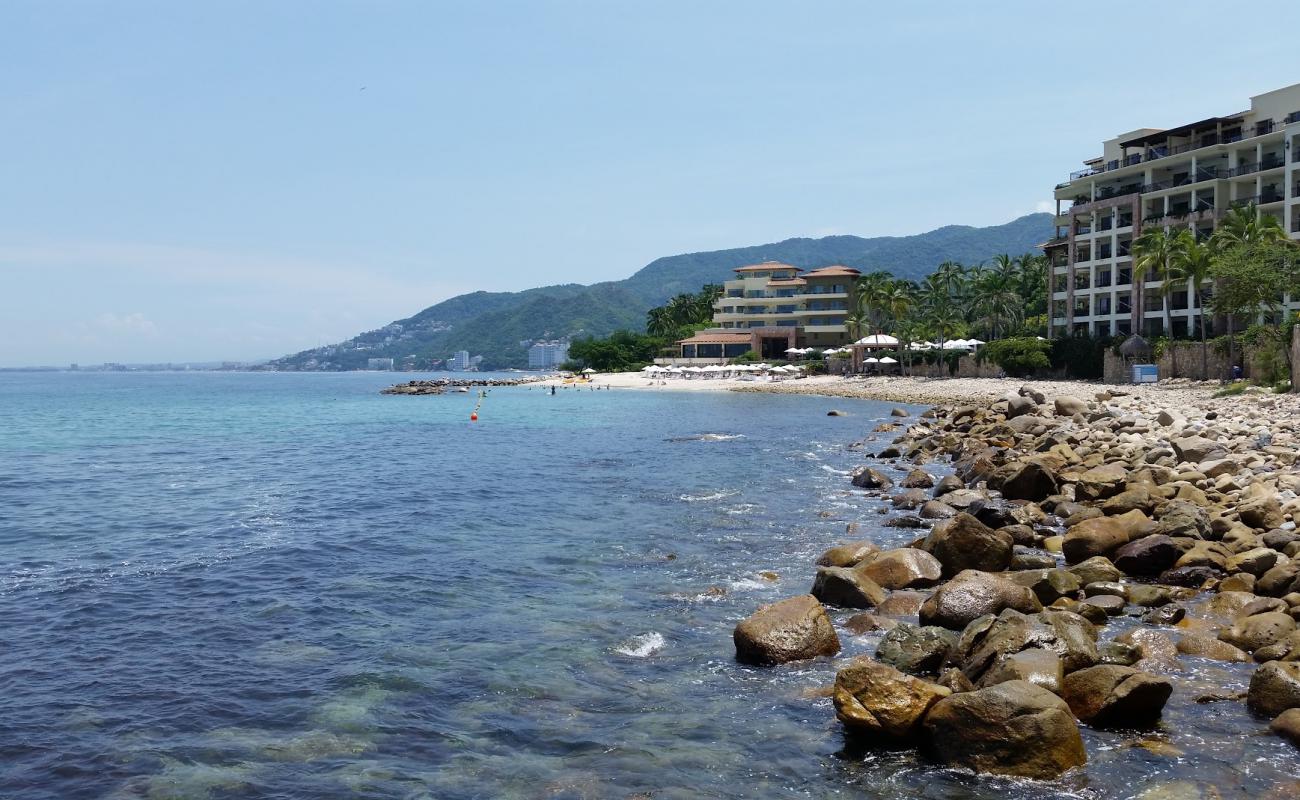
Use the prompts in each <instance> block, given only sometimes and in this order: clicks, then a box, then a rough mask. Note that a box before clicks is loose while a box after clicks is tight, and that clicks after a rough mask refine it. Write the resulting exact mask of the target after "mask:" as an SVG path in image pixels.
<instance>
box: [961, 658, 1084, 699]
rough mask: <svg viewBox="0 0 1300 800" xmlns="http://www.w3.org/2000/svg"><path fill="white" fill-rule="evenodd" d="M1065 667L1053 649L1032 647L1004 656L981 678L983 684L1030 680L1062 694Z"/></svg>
mask: <svg viewBox="0 0 1300 800" xmlns="http://www.w3.org/2000/svg"><path fill="white" fill-rule="evenodd" d="M1064 678H1065V668H1064V666H1063V665H1062V664H1061V657H1060V656H1059V655H1057V654H1056V653H1053V652H1052V651H1051V650H1044V649H1042V648H1041V647H1031V648H1029V649H1028V650H1021V651H1020V652H1019V653H1012V654H1011V655H1009V656H1007V657H1006V658H1003V659H1002V660H1001V661H999V662H998V663H997V664H996V665H995V666H994V667H993V668H992V669H990V670H989V671H988V672H986V673H984V677H983V678H981V679H980V685H981V686H992V685H993V684H995V683H1005V682H1007V681H1029V682H1030V683H1032V684H1034V685H1036V686H1041V687H1043V688H1044V689H1046V690H1047V691H1049V692H1051V693H1053V694H1060V692H1061V682H1062V681H1063V680H1064Z"/></svg>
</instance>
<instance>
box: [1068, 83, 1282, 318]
mask: <svg viewBox="0 0 1300 800" xmlns="http://www.w3.org/2000/svg"><path fill="white" fill-rule="evenodd" d="M1055 197H1056V210H1057V214H1056V236H1055V237H1054V238H1053V239H1052V240H1051V241H1049V242H1047V244H1045V245H1044V246H1043V249H1044V250H1045V251H1046V253H1047V255H1048V257H1049V260H1050V263H1051V265H1052V266H1051V286H1050V287H1049V293H1050V298H1049V299H1050V302H1049V304H1048V308H1049V314H1048V328H1049V335H1051V336H1055V335H1058V334H1060V333H1062V332H1076V333H1090V334H1092V335H1096V336H1107V335H1116V334H1130V333H1142V334H1146V335H1148V336H1154V335H1159V334H1160V333H1162V332H1163V331H1164V327H1165V314H1164V298H1163V295H1162V292H1161V288H1160V287H1161V282H1160V281H1158V280H1156V279H1155V276H1154V275H1136V274H1134V269H1133V257H1132V253H1131V248H1132V245H1133V241H1134V240H1135V239H1136V238H1137V237H1138V236H1141V235H1142V233H1143V231H1145V230H1149V229H1151V228H1152V227H1162V228H1171V229H1179V228H1188V229H1190V230H1192V231H1193V232H1195V233H1196V235H1197V236H1209V235H1210V233H1212V232H1213V231H1214V229H1215V227H1216V226H1217V225H1218V224H1219V222H1220V221H1221V220H1222V219H1223V218H1224V216H1225V215H1226V214H1227V212H1228V211H1229V210H1230V209H1232V208H1234V207H1239V206H1249V205H1251V204H1254V205H1255V207H1256V208H1257V209H1258V213H1259V214H1261V215H1263V214H1271V215H1273V216H1275V217H1277V218H1278V220H1279V221H1280V222H1281V223H1282V227H1283V229H1284V230H1286V231H1287V232H1288V233H1289V234H1290V235H1291V237H1292V238H1293V239H1294V238H1300V84H1296V85H1294V86H1289V87H1287V88H1285V89H1277V90H1276V91H1272V92H1267V93H1265V94H1261V95H1257V96H1255V97H1252V98H1251V99H1250V109H1249V110H1247V111H1241V112H1238V113H1236V114H1229V115H1227V116H1222V117H1208V118H1206V119H1202V120H1200V121H1198V122H1191V123H1188V124H1185V125H1179V126H1178V127H1175V128H1167V129H1158V128H1139V129H1138V130H1135V131H1132V132H1130V133H1126V134H1124V135H1122V136H1117V137H1115V138H1114V139H1110V140H1108V141H1106V142H1104V143H1103V144H1102V154H1101V155H1100V156H1098V157H1097V158H1092V159H1089V160H1087V161H1085V162H1084V169H1082V170H1079V171H1078V172H1075V173H1073V174H1071V175H1070V178H1069V180H1067V181H1065V182H1064V183H1060V184H1057V186H1056V192H1055ZM1195 295H1196V293H1195V291H1193V289H1192V288H1191V287H1188V288H1186V289H1179V290H1176V291H1175V292H1174V293H1173V295H1172V296H1171V299H1170V317H1171V320H1172V325H1173V331H1172V332H1173V334H1175V335H1177V336H1195V335H1196V334H1197V332H1198V330H1199V328H1198V326H1199V324H1200V318H1201V307H1200V298H1198V297H1196V296H1195ZM1284 299H1285V307H1286V308H1287V309H1288V310H1290V309H1296V308H1300V295H1297V294H1291V295H1288V296H1287V297H1286V298H1284ZM1261 313H1262V312H1261ZM1205 322H1206V325H1207V330H1209V329H1211V328H1212V327H1213V325H1214V321H1213V319H1211V318H1207V319H1206V320H1205Z"/></svg>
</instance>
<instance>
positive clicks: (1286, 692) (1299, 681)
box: [1246, 661, 1300, 717]
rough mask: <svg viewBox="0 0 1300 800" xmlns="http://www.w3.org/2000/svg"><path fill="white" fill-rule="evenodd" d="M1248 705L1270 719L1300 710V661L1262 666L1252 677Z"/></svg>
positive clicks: (1277, 662) (1279, 662)
mask: <svg viewBox="0 0 1300 800" xmlns="http://www.w3.org/2000/svg"><path fill="white" fill-rule="evenodd" d="M1246 705H1248V706H1250V708H1251V709H1252V710H1253V711H1256V712H1258V713H1260V714H1263V715H1265V716H1268V717H1275V716H1277V715H1278V714H1281V713H1282V712H1283V711H1286V710H1287V709H1290V708H1300V661H1270V662H1268V663H1267V664H1262V665H1260V666H1259V667H1258V668H1257V669H1256V670H1255V674H1253V675H1251V676H1250V688H1249V689H1248V690H1247V692H1246Z"/></svg>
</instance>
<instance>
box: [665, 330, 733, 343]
mask: <svg viewBox="0 0 1300 800" xmlns="http://www.w3.org/2000/svg"><path fill="white" fill-rule="evenodd" d="M750 341H751V339H750V335H749V333H748V332H747V331H746V332H735V333H733V332H731V331H725V330H721V329H718V328H715V329H713V330H709V331H697V332H695V333H694V334H693V335H692V336H691V337H690V338H689V339H679V340H678V341H677V344H748V343H749V342H750Z"/></svg>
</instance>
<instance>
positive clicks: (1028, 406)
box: [1007, 395, 1038, 419]
mask: <svg viewBox="0 0 1300 800" xmlns="http://www.w3.org/2000/svg"><path fill="white" fill-rule="evenodd" d="M1037 411H1038V404H1037V403H1035V402H1034V399H1033V398H1032V397H1022V396H1020V395H1013V396H1011V397H1008V398H1007V419H1015V418H1016V417H1020V416H1024V415H1025V414H1033V413H1036V412H1037Z"/></svg>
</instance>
